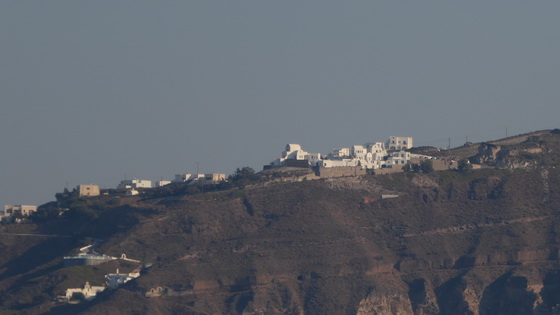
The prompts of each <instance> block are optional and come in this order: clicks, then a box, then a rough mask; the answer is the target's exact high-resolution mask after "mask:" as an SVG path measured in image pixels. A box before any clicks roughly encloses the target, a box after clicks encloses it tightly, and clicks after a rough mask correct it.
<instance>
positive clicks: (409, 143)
mask: <svg viewBox="0 0 560 315" xmlns="http://www.w3.org/2000/svg"><path fill="white" fill-rule="evenodd" d="M412 147H413V140H412V137H395V136H390V137H389V140H387V149H388V150H408V149H410V148H412Z"/></svg>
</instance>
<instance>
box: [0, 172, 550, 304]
mask: <svg viewBox="0 0 560 315" xmlns="http://www.w3.org/2000/svg"><path fill="white" fill-rule="evenodd" d="M383 195H385V196H387V195H390V196H392V197H395V198H385V199H383V198H382V196H383ZM98 202H99V201H98ZM103 206H104V207H105V208H103V211H101V212H100V214H99V216H98V217H96V218H92V219H91V220H89V221H84V222H82V223H80V224H82V225H81V226H79V230H76V229H74V228H73V227H71V226H69V225H68V224H66V225H65V226H64V227H62V226H61V225H60V223H56V224H55V223H51V226H46V225H45V226H36V227H33V226H28V227H19V228H20V229H23V228H27V229H29V230H30V231H28V232H30V233H31V232H34V231H32V230H33V229H36V230H35V232H36V231H38V230H41V231H53V230H55V229H57V231H59V232H60V231H63V232H64V233H66V234H69V235H74V237H75V238H76V242H74V243H72V242H71V241H70V240H66V239H63V238H61V239H59V240H55V239H54V238H53V239H49V240H42V241H39V240H36V241H33V242H30V243H25V244H20V245H21V246H23V248H19V249H17V250H16V249H15V248H16V247H15V244H16V242H15V241H14V240H15V237H16V236H9V237H8V236H6V235H3V239H2V241H1V243H2V249H3V251H4V252H6V253H8V252H9V253H13V254H12V255H11V256H10V257H11V258H2V259H3V261H2V264H3V265H2V270H1V272H2V273H1V274H0V285H1V287H0V289H1V290H2V298H0V302H1V303H2V304H1V307H2V311H3V312H4V311H5V312H6V313H9V312H14V313H17V312H21V311H25V312H27V313H29V314H39V313H45V312H47V313H49V312H50V314H63V313H68V312H70V313H84V314H117V313H118V314H557V313H558V309H560V306H559V304H560V266H559V265H558V262H559V246H560V239H559V232H560V211H559V210H560V170H559V169H558V168H556V167H555V166H554V165H543V166H538V165H536V166H534V167H531V168H525V169H523V168H518V169H482V170H473V171H465V172H459V171H453V170H450V171H441V172H434V173H430V174H420V173H418V174H413V173H401V174H391V175H383V176H376V175H366V176H362V177H348V178H338V179H324V180H314V181H302V182H278V183H274V184H269V185H267V184H264V183H263V184H259V185H254V186H249V187H246V188H244V189H235V190H226V191H216V192H205V193H203V194H195V195H175V196H167V197H161V198H151V199H143V200H142V199H140V197H128V198H121V200H120V201H119V203H118V204H116V202H114V201H113V202H112V203H110V202H106V203H104V204H103ZM57 224H59V225H57ZM8 228H12V229H15V227H3V229H4V230H3V232H6V231H7V230H6V229H8ZM49 229H50V230H49ZM64 229H66V230H64ZM12 232H13V231H12ZM72 233H74V234H72ZM85 237H91V238H103V239H104V242H103V243H102V244H101V245H100V246H99V248H98V250H99V251H100V252H103V253H106V254H109V255H119V254H120V253H126V254H127V256H129V257H135V258H137V259H140V260H142V261H143V262H146V263H149V264H151V267H149V268H146V269H145V270H144V271H143V272H142V274H141V276H140V277H139V278H137V279H135V280H134V281H130V282H128V283H127V284H125V285H124V286H121V287H119V288H118V289H116V290H111V291H108V292H105V293H104V294H103V295H102V296H100V297H98V298H97V299H95V300H94V301H92V302H89V303H81V304H80V305H60V306H56V305H54V304H49V303H51V302H43V303H35V304H34V302H33V297H34V296H36V295H39V294H40V293H41V292H47V294H49V295H52V296H54V295H56V294H60V293H61V292H60V291H61V290H62V288H63V285H61V283H62V282H64V281H69V280H68V279H70V278H71V277H72V276H75V275H76V274H79V275H80V276H81V277H82V278H81V279H83V277H84V276H83V274H84V273H87V272H90V273H92V271H87V270H86V269H85V267H84V268H82V269H77V268H78V267H72V268H62V267H61V266H60V258H57V257H59V256H58V255H54V254H50V253H47V254H45V251H46V249H49V248H51V247H52V246H54V247H53V248H58V251H59V252H61V254H62V253H63V252H64V251H65V250H69V249H71V248H73V246H77V242H78V240H79V239H83V238H85ZM46 242H50V243H46ZM57 242H60V243H57ZM25 246H27V247H25ZM49 246H51V247H49ZM56 246H58V247H56ZM42 251H43V252H42ZM34 253H35V254H34ZM40 253H43V256H42V257H41V258H37V257H35V256H34V255H36V254H40ZM16 257H19V258H16ZM21 257H26V258H27V259H31V260H33V259H34V260H35V261H36V262H35V263H29V264H28V265H27V267H25V268H24V267H22V265H21V264H20V265H17V263H15V262H17V261H18V260H17V259H20V261H19V262H22V261H23V260H21ZM17 268H19V269H17ZM97 268H102V267H97ZM16 269H17V270H18V271H17V272H16V271H15V270H16ZM69 270H70V271H72V272H73V273H70V271H69ZM94 271H95V270H94ZM36 288H39V289H36ZM24 293H25V294H26V296H25V297H24V296H23V294H24ZM18 298H19V300H18ZM26 299H27V300H26ZM18 307H19V309H18Z"/></svg>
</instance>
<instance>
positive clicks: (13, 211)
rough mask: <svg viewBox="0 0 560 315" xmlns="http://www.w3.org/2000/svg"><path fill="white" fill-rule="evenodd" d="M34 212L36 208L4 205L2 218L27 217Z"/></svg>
mask: <svg viewBox="0 0 560 315" xmlns="http://www.w3.org/2000/svg"><path fill="white" fill-rule="evenodd" d="M35 211H37V206H30V205H4V216H14V215H21V216H24V217H27V216H29V215H30V214H31V213H33V212H35Z"/></svg>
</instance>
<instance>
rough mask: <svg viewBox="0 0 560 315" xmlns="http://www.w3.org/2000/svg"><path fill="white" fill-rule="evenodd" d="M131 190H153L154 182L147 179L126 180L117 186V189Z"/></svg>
mask: <svg viewBox="0 0 560 315" xmlns="http://www.w3.org/2000/svg"><path fill="white" fill-rule="evenodd" d="M130 188H152V181H151V180H147V179H136V178H133V179H125V180H123V181H121V183H120V184H119V185H118V186H117V189H130Z"/></svg>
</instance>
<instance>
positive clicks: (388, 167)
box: [0, 136, 456, 303]
mask: <svg viewBox="0 0 560 315" xmlns="http://www.w3.org/2000/svg"><path fill="white" fill-rule="evenodd" d="M412 147H413V138H412V137H393V136H391V137H389V139H388V140H387V141H386V142H374V143H367V144H364V145H353V146H351V147H347V148H340V149H335V150H333V152H331V153H329V154H327V155H322V154H321V153H309V152H306V151H304V150H303V149H302V147H301V145H299V144H288V145H286V147H285V150H284V151H283V152H282V155H281V157H280V158H277V159H275V160H274V161H272V162H271V163H270V164H269V165H265V166H264V169H265V170H267V169H274V168H281V167H298V168H314V169H316V170H317V172H316V173H317V175H318V176H317V177H314V178H324V177H339V176H356V175H362V174H366V173H367V172H368V171H370V172H371V171H372V170H374V171H375V173H379V174H382V173H391V172H400V171H402V169H403V167H404V166H405V165H407V164H409V163H419V161H421V160H423V159H430V160H433V162H435V163H434V164H435V165H434V169H449V168H455V167H456V162H454V161H441V160H436V159H435V158H433V157H430V156H427V155H420V154H414V153H411V152H410V151H409V150H410V149H411V148H412ZM454 163H455V164H454ZM226 180H227V179H226V175H225V174H220V173H210V174H189V173H184V174H176V175H175V178H174V179H173V180H167V181H166V180H160V181H151V180H145V179H136V178H133V179H125V180H122V181H121V182H120V183H119V184H118V185H117V187H116V189H115V191H116V192H118V193H119V194H121V195H125V196H134V195H137V194H139V193H140V191H141V190H144V189H151V188H157V187H162V186H165V185H168V184H171V183H187V184H193V185H194V184H202V183H219V182H221V181H226ZM75 193H76V194H77V195H78V196H80V197H95V196H100V195H107V194H109V189H100V187H99V186H98V185H91V184H89V185H78V186H77V187H76V189H75ZM385 197H387V198H394V197H396V196H392V195H387V196H383V198H385ZM35 211H37V206H34V205H5V206H4V211H3V213H1V214H0V221H1V222H3V223H18V222H20V221H21V220H22V219H23V217H27V216H29V215H30V214H32V213H33V212H35ZM94 246H95V244H94V245H90V246H86V247H84V248H81V249H80V253H79V254H78V255H76V256H69V257H64V259H63V262H64V267H70V266H77V265H97V264H101V263H104V262H108V261H113V260H125V261H130V262H134V263H138V264H139V265H138V268H136V269H135V270H133V271H132V272H130V273H120V272H119V270H118V269H117V271H116V273H111V274H107V275H106V276H105V278H106V283H105V285H102V286H92V285H90V283H89V282H86V283H85V285H84V287H83V288H68V289H67V290H66V292H65V294H64V295H61V296H58V297H57V301H58V302H61V303H79V302H80V301H82V300H85V301H89V300H92V299H94V298H95V297H96V295H97V294H98V293H100V292H103V291H104V290H106V289H107V288H116V287H118V286H119V285H122V284H124V283H126V282H128V281H130V280H132V279H135V278H137V277H139V276H140V271H141V269H142V266H141V262H140V261H138V260H134V259H128V258H126V256H125V255H124V254H123V255H122V256H121V257H113V256H107V255H102V254H99V253H97V252H95V250H93V248H94Z"/></svg>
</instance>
